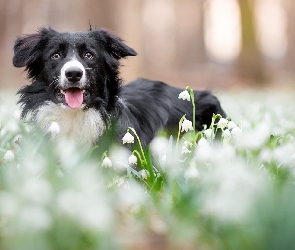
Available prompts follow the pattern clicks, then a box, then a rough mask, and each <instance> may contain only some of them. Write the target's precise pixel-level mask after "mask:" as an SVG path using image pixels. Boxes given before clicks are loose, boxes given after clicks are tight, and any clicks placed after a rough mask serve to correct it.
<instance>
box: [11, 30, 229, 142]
mask: <svg viewBox="0 0 295 250" xmlns="http://www.w3.org/2000/svg"><path fill="white" fill-rule="evenodd" d="M87 52H90V53H91V54H92V55H93V59H91V60H88V59H85V53H87ZM54 53H58V54H59V55H60V58H58V59H57V60H54V59H52V55H53V54H54ZM135 55H136V52H135V51H134V50H133V49H132V48H130V47H128V46H127V45H126V44H124V42H123V41H122V39H120V38H119V37H117V36H115V35H113V34H112V33H110V32H108V31H106V30H104V29H98V30H92V29H91V28H90V29H89V31H87V32H75V33H59V32H57V31H55V30H53V29H51V28H49V29H46V28H43V29H41V30H40V31H39V32H38V33H36V34H31V35H25V36H22V37H20V38H18V39H17V40H16V42H15V46H14V57H13V65H14V66H15V67H25V69H26V71H27V73H28V78H29V79H30V81H31V84H30V85H27V86H25V87H23V88H22V89H21V90H19V92H18V94H20V99H19V103H20V104H21V105H22V118H25V117H26V116H27V115H28V114H29V113H32V114H33V117H34V115H35V114H36V112H37V110H38V108H39V107H41V106H42V105H44V104H45V102H46V101H51V102H53V103H56V104H59V103H64V104H65V102H64V99H63V96H61V93H60V72H61V68H62V67H63V65H64V64H65V63H66V62H68V61H69V60H70V58H72V57H73V56H75V58H76V59H77V60H78V61H79V62H80V63H81V64H82V65H83V67H84V68H85V69H86V82H85V84H86V85H85V86H86V87H85V89H86V92H85V93H84V99H83V103H84V105H85V106H84V109H89V108H94V109H95V110H97V112H100V114H101V116H102V118H103V120H104V121H105V123H106V124H112V125H111V128H113V129H114V130H115V131H116V134H117V136H118V138H119V139H121V138H122V136H123V135H124V134H125V132H126V129H127V127H133V128H134V129H135V130H136V131H137V133H138V135H139V137H140V138H141V141H142V144H143V145H144V146H147V145H148V144H149V142H150V141H151V140H152V138H153V137H154V136H155V133H156V132H157V131H158V130H159V129H169V128H173V127H174V128H175V127H177V126H178V123H179V120H180V118H181V117H182V116H183V115H184V114H186V118H187V119H189V120H192V105H191V103H190V102H188V101H183V100H179V99H178V95H179V93H180V92H181V91H182V90H181V89H177V88H173V87H171V86H168V85H166V84H165V83H163V82H158V81H151V80H147V79H137V80H134V81H133V82H131V83H129V84H127V85H122V79H121V78H120V76H119V66H120V62H119V60H120V59H122V58H125V57H127V56H135ZM74 87H76V85H75V86H74ZM194 93H195V105H196V125H197V129H198V130H201V129H202V125H203V124H206V125H210V123H211V118H212V115H213V113H215V114H221V115H222V116H223V117H224V116H225V113H224V112H223V110H222V109H221V107H220V103H219V101H218V100H217V98H216V97H215V96H213V95H212V94H211V93H210V92H207V91H195V92H194ZM57 122H58V121H57ZM96 139H98V138H96Z"/></svg>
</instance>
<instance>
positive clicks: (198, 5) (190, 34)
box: [175, 0, 206, 68]
mask: <svg viewBox="0 0 295 250" xmlns="http://www.w3.org/2000/svg"><path fill="white" fill-rule="evenodd" d="M175 9H176V16H177V20H180V21H179V22H176V26H177V29H176V32H177V39H176V54H177V56H176V57H177V64H178V65H177V68H192V67H195V65H196V64H202V63H204V62H206V50H205V44H204V0H184V1H176V8H175Z"/></svg>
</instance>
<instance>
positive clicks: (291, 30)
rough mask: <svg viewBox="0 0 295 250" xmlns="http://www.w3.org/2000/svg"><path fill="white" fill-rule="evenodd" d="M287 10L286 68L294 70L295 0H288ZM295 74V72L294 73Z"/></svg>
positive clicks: (286, 2)
mask: <svg viewBox="0 0 295 250" xmlns="http://www.w3.org/2000/svg"><path fill="white" fill-rule="evenodd" d="M285 4H286V6H285V7H286V12H287V40H288V47H287V53H286V64H285V66H286V68H287V70H290V71H293V72H294V70H295V46H294V44H295V27H294V23H295V15H294V13H295V1H294V0H286V1H285ZM293 74H294V73H293Z"/></svg>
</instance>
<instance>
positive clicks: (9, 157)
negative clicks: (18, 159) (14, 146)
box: [3, 150, 15, 161]
mask: <svg viewBox="0 0 295 250" xmlns="http://www.w3.org/2000/svg"><path fill="white" fill-rule="evenodd" d="M3 159H4V161H13V160H14V159H15V156H14V153H13V152H12V151H11V150H7V151H6V153H5V154H4V157H3Z"/></svg>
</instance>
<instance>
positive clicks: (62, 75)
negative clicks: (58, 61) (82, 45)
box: [60, 58, 86, 87]
mask: <svg viewBox="0 0 295 250" xmlns="http://www.w3.org/2000/svg"><path fill="white" fill-rule="evenodd" d="M71 67H77V68H79V69H81V70H82V71H83V76H82V78H81V80H80V82H81V83H82V84H83V83H85V81H86V74H85V68H84V66H83V65H82V63H80V62H79V61H78V60H77V59H74V58H73V59H72V60H71V61H68V62H67V63H65V65H64V66H63V67H62V68H61V70H60V83H61V87H65V86H64V83H65V82H67V79H66V74H65V72H66V70H67V69H68V68H71Z"/></svg>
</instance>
